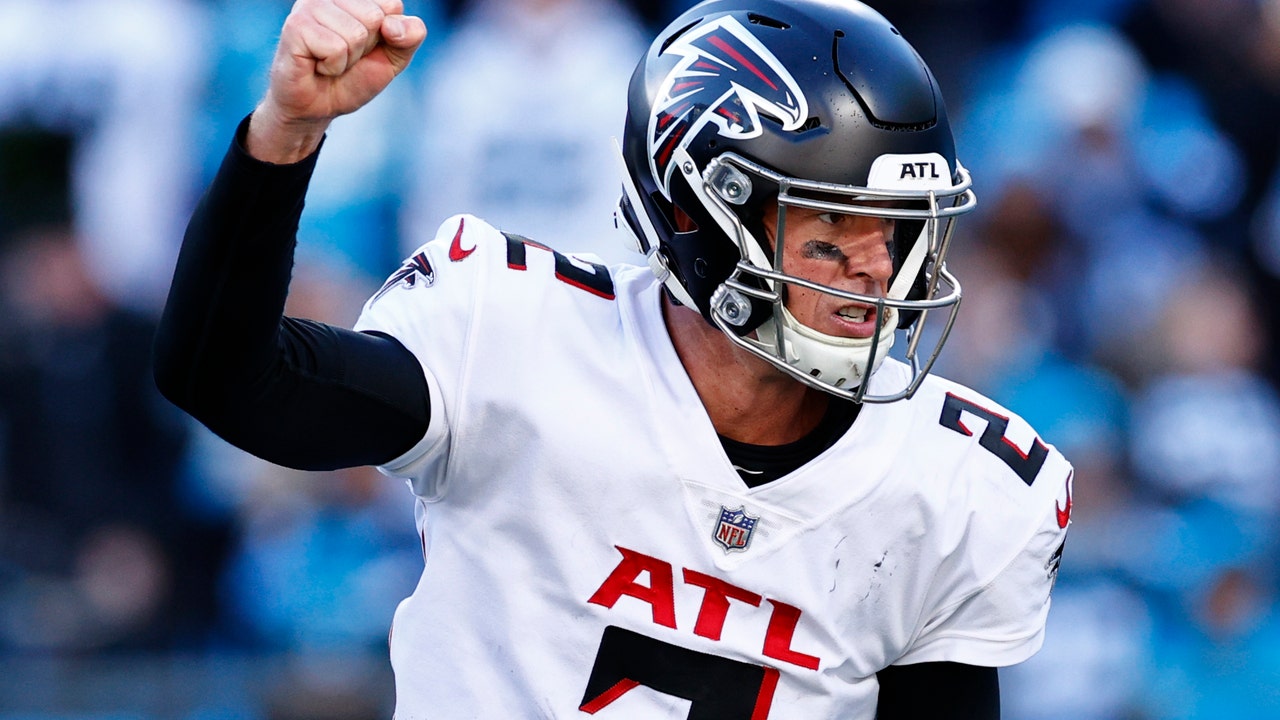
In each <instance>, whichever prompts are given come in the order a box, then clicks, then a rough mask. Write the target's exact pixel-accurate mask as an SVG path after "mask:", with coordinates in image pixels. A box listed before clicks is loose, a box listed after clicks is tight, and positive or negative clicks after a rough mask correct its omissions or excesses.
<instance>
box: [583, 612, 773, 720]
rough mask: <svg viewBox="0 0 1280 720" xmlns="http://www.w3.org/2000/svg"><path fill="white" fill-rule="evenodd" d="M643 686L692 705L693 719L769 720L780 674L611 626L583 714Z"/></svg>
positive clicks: (589, 684) (598, 656)
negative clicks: (688, 701)
mask: <svg viewBox="0 0 1280 720" xmlns="http://www.w3.org/2000/svg"><path fill="white" fill-rule="evenodd" d="M638 685H644V686H645V687H648V688H652V689H654V690H657V691H658V692H660V693H663V694H664V695H673V696H675V697H678V698H684V699H685V700H691V701H692V705H690V706H689V718H688V720H765V718H767V717H769V707H770V705H772V704H773V692H774V690H775V689H776V688H777V686H778V670H777V669H776V668H771V667H766V666H763V665H752V664H750V663H744V662H739V661H737V660H730V659H729V658H724V657H719V656H717V655H708V654H706V653H701V652H697V651H695V650H690V649H688V648H682V647H680V646H678V645H672V644H670V643H665V642H662V641H661V640H655V639H654V638H651V637H647V636H645V635H641V634H639V633H636V632H632V631H630V630H624V629H623V628H620V627H616V626H613V625H610V626H609V627H607V628H605V630H604V635H603V636H602V637H601V638H600V649H599V650H598V651H597V652H596V662H595V665H594V666H593V667H592V668H591V678H590V679H589V680H587V691H586V692H585V693H584V694H583V696H582V705H581V707H580V709H581V710H582V711H583V712H585V713H589V714H592V715H594V714H596V713H597V712H599V711H600V710H603V709H604V708H606V707H608V706H609V705H610V704H611V703H613V702H614V701H615V700H617V699H618V698H620V697H622V696H623V695H625V694H627V692H629V691H630V690H632V689H634V688H635V687H636V686H638Z"/></svg>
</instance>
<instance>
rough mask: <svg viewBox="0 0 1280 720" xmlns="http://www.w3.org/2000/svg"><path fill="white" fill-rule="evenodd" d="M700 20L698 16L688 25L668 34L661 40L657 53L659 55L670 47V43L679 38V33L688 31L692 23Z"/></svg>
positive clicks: (682, 33)
mask: <svg viewBox="0 0 1280 720" xmlns="http://www.w3.org/2000/svg"><path fill="white" fill-rule="evenodd" d="M700 22H702V18H698V19H697V20H694V21H693V22H691V23H689V24H688V25H685V26H684V27H682V28H680V29H679V30H677V31H675V32H673V33H671V34H670V35H668V36H667V39H666V40H663V41H662V48H661V49H659V50H658V54H659V55H661V54H662V53H664V52H666V51H667V48H669V47H671V43H673V42H675V41H676V39H677V38H679V37H680V36H681V35H684V34H685V33H687V32H689V30H690V29H691V28H693V26H694V25H697V24H698V23H700Z"/></svg>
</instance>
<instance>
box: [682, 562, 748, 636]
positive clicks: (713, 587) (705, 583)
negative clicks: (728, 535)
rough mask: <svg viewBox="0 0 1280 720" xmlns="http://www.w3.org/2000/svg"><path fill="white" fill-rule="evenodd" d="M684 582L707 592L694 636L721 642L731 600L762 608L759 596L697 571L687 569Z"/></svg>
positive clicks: (694, 627) (704, 594) (695, 626)
mask: <svg viewBox="0 0 1280 720" xmlns="http://www.w3.org/2000/svg"><path fill="white" fill-rule="evenodd" d="M684 582H685V584H686V585H693V586H694V587H700V588H702V589H703V590H705V591H706V592H705V593H703V595H702V607H700V608H698V624H697V625H694V626H693V634H694V635H701V636H702V637H704V638H710V639H712V640H719V639H720V633H722V632H724V619H725V617H726V616H727V615H728V614H729V600H730V599H733V600H740V601H742V602H744V603H746V604H748V605H750V606H752V607H760V600H761V599H762V598H761V597H760V596H759V595H757V594H755V593H753V592H751V591H750V590H743V589H742V588H740V587H738V586H737V585H730V584H729V583H727V582H725V581H723V580H721V579H720V578H717V577H712V576H710V575H704V574H702V573H700V572H698V571H696V570H689V569H687V568H686V569H685V571H684Z"/></svg>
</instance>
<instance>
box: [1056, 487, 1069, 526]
mask: <svg viewBox="0 0 1280 720" xmlns="http://www.w3.org/2000/svg"><path fill="white" fill-rule="evenodd" d="M1053 508H1054V509H1055V510H1057V511H1058V527H1059V528H1062V529H1063V530H1066V529H1067V523H1068V522H1071V476H1070V475H1068V476H1067V506H1066V507H1065V508H1064V507H1062V506H1061V505H1059V504H1058V501H1057V500H1055V501H1053Z"/></svg>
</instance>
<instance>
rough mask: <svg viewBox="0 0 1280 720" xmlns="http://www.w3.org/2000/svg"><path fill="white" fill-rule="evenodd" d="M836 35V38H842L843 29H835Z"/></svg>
mask: <svg viewBox="0 0 1280 720" xmlns="http://www.w3.org/2000/svg"><path fill="white" fill-rule="evenodd" d="M836 37H837V38H842V37H844V31H843V30H837V31H836Z"/></svg>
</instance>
